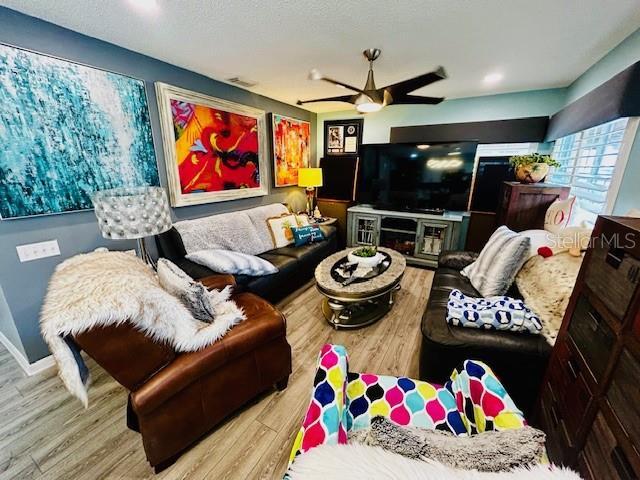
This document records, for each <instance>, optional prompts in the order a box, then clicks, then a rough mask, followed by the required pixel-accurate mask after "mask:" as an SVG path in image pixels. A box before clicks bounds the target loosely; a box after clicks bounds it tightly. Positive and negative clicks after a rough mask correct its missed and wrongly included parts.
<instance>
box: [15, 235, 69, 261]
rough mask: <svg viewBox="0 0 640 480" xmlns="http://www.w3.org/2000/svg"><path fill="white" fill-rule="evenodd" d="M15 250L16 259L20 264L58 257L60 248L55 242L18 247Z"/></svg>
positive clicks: (49, 241)
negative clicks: (16, 252) (16, 253)
mask: <svg viewBox="0 0 640 480" xmlns="http://www.w3.org/2000/svg"><path fill="white" fill-rule="evenodd" d="M16 250H17V251H18V258H19V259H20V262H22V263H24V262H30V261H31V260H38V259H40V258H46V257H55V256H56V255H60V247H59V246H58V241H57V240H48V241H46V242H38V243H29V244H27V245H18V246H17V247H16Z"/></svg>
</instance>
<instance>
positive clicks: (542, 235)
mask: <svg viewBox="0 0 640 480" xmlns="http://www.w3.org/2000/svg"><path fill="white" fill-rule="evenodd" d="M520 235H524V236H525V237H528V238H529V241H530V245H529V255H528V257H527V259H529V258H531V257H535V256H536V255H538V249H539V248H540V247H549V248H552V249H553V248H555V247H556V246H557V244H558V237H557V235H555V234H554V233H551V232H548V231H547V230H525V231H524V232H520Z"/></svg>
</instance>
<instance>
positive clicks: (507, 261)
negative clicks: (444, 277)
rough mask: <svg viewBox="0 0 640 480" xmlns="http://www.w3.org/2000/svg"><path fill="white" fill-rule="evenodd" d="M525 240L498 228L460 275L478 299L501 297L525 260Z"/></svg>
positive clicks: (526, 252) (524, 237)
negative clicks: (474, 259)
mask: <svg viewBox="0 0 640 480" xmlns="http://www.w3.org/2000/svg"><path fill="white" fill-rule="evenodd" d="M530 244H531V241H530V240H529V238H528V237H526V236H524V235H521V234H519V233H516V232H513V231H511V230H509V229H508V228H507V227H506V226H504V225H503V226H501V227H499V228H498V229H497V230H496V231H495V232H494V233H493V235H491V238H489V241H488V242H487V244H486V245H485V246H484V248H483V249H482V251H481V252H480V255H479V256H478V258H477V260H476V261H475V262H473V263H472V264H471V265H469V266H467V267H465V268H464V269H463V270H462V271H461V272H460V273H461V274H462V275H464V276H465V277H467V278H468V279H469V281H470V282H471V285H473V286H474V288H475V289H476V290H478V292H480V295H482V296H483V297H493V296H495V295H504V294H505V293H506V292H507V290H509V287H510V286H511V284H512V283H513V281H514V279H515V278H516V275H517V273H518V271H520V268H522V265H524V262H525V261H526V260H527V258H528V256H529V246H530Z"/></svg>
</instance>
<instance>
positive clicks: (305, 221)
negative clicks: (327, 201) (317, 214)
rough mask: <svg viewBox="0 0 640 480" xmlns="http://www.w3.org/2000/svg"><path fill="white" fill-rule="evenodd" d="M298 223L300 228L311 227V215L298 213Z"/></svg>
mask: <svg viewBox="0 0 640 480" xmlns="http://www.w3.org/2000/svg"><path fill="white" fill-rule="evenodd" d="M296 222H297V223H298V226H299V227H306V226H307V225H311V222H310V221H309V215H307V214H306V213H297V214H296Z"/></svg>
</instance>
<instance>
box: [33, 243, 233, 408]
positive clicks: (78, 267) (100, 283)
mask: <svg viewBox="0 0 640 480" xmlns="http://www.w3.org/2000/svg"><path fill="white" fill-rule="evenodd" d="M227 296H228V294H227V292H222V293H220V301H219V302H218V304H216V305H215V306H214V309H215V311H216V313H217V315H216V318H215V319H214V321H213V322H212V323H210V324H207V323H203V322H200V321H198V320H196V319H194V318H193V317H192V316H191V313H190V312H189V311H188V310H187V308H186V307H185V306H184V305H183V304H182V303H181V302H180V300H179V299H178V298H176V297H174V296H172V295H170V294H169V293H167V292H166V291H165V290H163V289H162V287H160V284H159V283H158V280H157V277H156V274H155V272H154V271H153V269H152V268H151V267H149V266H148V265H146V264H145V263H143V262H142V261H141V260H140V259H139V258H137V257H135V256H133V255H131V254H129V253H124V252H108V251H107V252H104V251H100V252H92V253H88V254H82V255H77V256H75V257H72V258H69V259H68V260H66V261H64V262H62V263H61V264H60V265H58V266H57V267H56V269H55V272H54V273H53V275H52V277H51V280H50V281H49V287H48V290H47V295H46V297H45V300H44V305H43V307H42V312H41V315H40V329H41V332H42V336H43V338H44V340H45V342H46V343H47V345H48V346H49V350H50V351H51V353H52V354H53V357H54V359H55V360H56V363H57V364H58V375H59V376H60V378H61V379H62V382H63V383H64V385H65V387H67V389H68V390H69V392H70V393H71V394H72V395H74V396H76V397H77V398H78V399H79V400H80V401H81V402H82V403H83V405H84V406H85V408H86V407H87V406H88V403H89V401H88V397H87V387H88V385H89V379H88V378H84V379H83V376H84V375H82V373H84V372H82V367H84V365H82V364H81V362H82V359H81V357H79V355H78V358H77V357H76V356H75V355H74V351H73V350H72V349H71V348H70V346H69V345H68V344H67V342H66V341H65V340H64V337H65V336H68V335H75V334H78V333H81V332H84V331H87V330H90V329H91V328H93V327H96V326H106V325H119V324H122V323H124V322H130V323H131V324H133V325H134V326H135V327H136V328H137V329H139V330H140V331H142V332H143V333H144V334H145V335H147V336H149V337H150V338H152V339H153V340H155V341H157V342H164V343H167V344H169V345H171V346H172V347H173V348H174V349H175V350H176V351H179V352H190V351H195V350H199V349H201V348H204V347H206V346H207V345H210V344H211V343H213V342H215V341H216V340H218V339H220V338H221V337H223V336H224V335H225V333H227V331H228V330H229V329H230V328H231V327H232V326H233V325H235V324H236V323H238V322H239V321H241V320H242V319H244V314H243V312H242V311H241V310H240V309H239V308H238V307H237V306H236V304H235V303H234V302H233V301H230V300H227ZM79 362H80V363H79ZM85 368H86V367H85Z"/></svg>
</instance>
